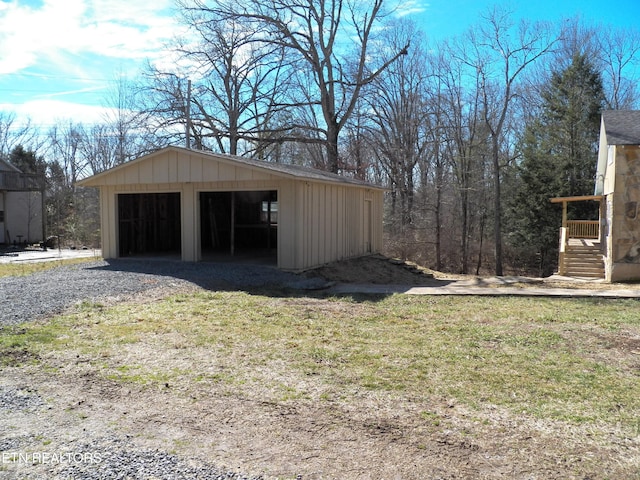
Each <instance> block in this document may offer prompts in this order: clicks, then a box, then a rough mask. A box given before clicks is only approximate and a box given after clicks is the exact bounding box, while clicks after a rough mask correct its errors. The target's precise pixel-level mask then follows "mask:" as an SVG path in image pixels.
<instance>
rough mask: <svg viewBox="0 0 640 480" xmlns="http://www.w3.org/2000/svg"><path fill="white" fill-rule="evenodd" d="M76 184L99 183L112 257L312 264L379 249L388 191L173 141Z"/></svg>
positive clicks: (292, 266)
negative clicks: (168, 144)
mask: <svg viewBox="0 0 640 480" xmlns="http://www.w3.org/2000/svg"><path fill="white" fill-rule="evenodd" d="M78 185H80V186H85V187H98V188H99V189H100V207H101V208H100V210H101V214H100V215H101V234H102V254H103V257H104V258H106V259H109V258H121V257H130V256H136V257H137V256H155V257H157V256H168V257H170V256H175V257H176V258H181V259H182V260H184V261H196V262H197V261H203V260H204V261H261V262H265V261H266V262H270V263H273V264H275V265H277V266H278V267H279V268H281V269H285V270H305V269H308V268H312V267H315V266H318V265H323V264H325V263H329V262H332V261H336V260H341V259H345V258H351V257H357V256H362V255H366V254H369V253H375V252H379V251H380V250H381V248H382V215H383V194H384V190H385V189H384V188H382V187H380V186H377V185H373V184H370V183H366V182H361V181H358V180H354V179H350V178H346V177H342V176H339V175H335V174H331V173H328V172H323V171H319V170H314V169H310V168H305V167H301V166H297V165H284V164H279V163H270V162H263V161H259V160H252V159H247V158H243V157H236V156H229V155H220V154H214V153H210V152H203V151H199V150H189V149H185V148H180V147H167V148H163V149H161V150H158V151H156V152H154V153H151V154H149V155H145V156H142V157H140V158H138V159H136V160H133V161H131V162H128V163H124V164H122V165H119V166H117V167H114V168H112V169H109V170H106V171H104V172H102V173H99V174H97V175H94V176H92V177H88V178H86V179H84V180H81V181H80V182H78Z"/></svg>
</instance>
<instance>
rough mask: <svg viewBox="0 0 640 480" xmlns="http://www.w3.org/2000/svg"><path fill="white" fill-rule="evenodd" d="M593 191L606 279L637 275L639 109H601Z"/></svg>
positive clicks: (639, 266) (639, 274)
mask: <svg viewBox="0 0 640 480" xmlns="http://www.w3.org/2000/svg"><path fill="white" fill-rule="evenodd" d="M595 194H596V195H602V196H603V205H602V211H603V215H602V218H601V222H602V226H603V232H602V235H601V237H602V247H603V248H602V251H603V255H604V260H605V272H606V273H605V275H606V279H607V280H609V281H614V282H615V281H625V280H638V279H640V111H635V110H634V111H606V112H603V114H602V123H601V127H600V147H599V154H598V168H597V173H596V188H595Z"/></svg>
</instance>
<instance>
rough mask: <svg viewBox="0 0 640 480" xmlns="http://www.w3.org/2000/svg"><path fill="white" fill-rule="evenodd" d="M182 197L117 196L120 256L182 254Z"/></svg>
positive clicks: (156, 195) (131, 194)
mask: <svg viewBox="0 0 640 480" xmlns="http://www.w3.org/2000/svg"><path fill="white" fill-rule="evenodd" d="M180 238H181V232H180V194H179V193H121V194H118V240H119V254H120V257H131V256H154V255H162V256H168V255H170V256H173V255H177V256H180V255H181V240H180Z"/></svg>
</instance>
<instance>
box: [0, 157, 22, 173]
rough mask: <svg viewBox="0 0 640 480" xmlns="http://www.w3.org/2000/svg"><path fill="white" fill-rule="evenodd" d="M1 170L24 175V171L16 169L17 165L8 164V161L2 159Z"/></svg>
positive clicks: (0, 161)
mask: <svg viewBox="0 0 640 480" xmlns="http://www.w3.org/2000/svg"><path fill="white" fill-rule="evenodd" d="M0 170H3V171H5V172H18V173H22V171H21V170H20V169H19V168H18V167H16V166H15V165H13V164H11V163H9V162H7V161H6V160H2V159H1V158H0Z"/></svg>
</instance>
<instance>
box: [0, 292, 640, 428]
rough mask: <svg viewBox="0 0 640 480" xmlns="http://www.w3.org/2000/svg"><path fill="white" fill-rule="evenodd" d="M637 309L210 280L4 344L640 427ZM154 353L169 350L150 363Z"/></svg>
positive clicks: (187, 377)
mask: <svg viewBox="0 0 640 480" xmlns="http://www.w3.org/2000/svg"><path fill="white" fill-rule="evenodd" d="M637 312H638V303H637V301H635V300H615V301H612V300H597V299H586V300H584V299H581V300H568V299H540V298H535V299H533V298H515V297H514V298H470V297H424V296H402V295H395V296H391V297H387V298H380V299H366V298H362V299H353V298H329V299H319V298H296V297H289V298H287V297H283V298H274V297H268V296H260V295H250V294H247V293H227V292H225V293H214V292H206V293H197V294H192V295H188V296H176V297H172V298H168V299H165V300H163V301H159V302H156V303H153V304H140V305H136V304H125V305H120V306H115V307H108V308H105V307H103V306H101V305H94V304H85V305H83V306H82V307H80V308H79V309H78V311H77V312H75V313H72V314H70V315H66V316H61V317H58V318H56V319H54V320H53V321H49V322H39V323H33V324H25V325H23V326H21V327H19V328H5V329H4V330H2V336H1V337H0V353H5V354H8V352H9V351H11V350H13V349H21V350H23V349H26V350H29V351H31V352H33V353H34V354H37V355H38V356H39V357H40V358H42V357H43V353H44V352H46V351H48V350H54V351H55V350H58V351H64V352H67V354H68V353H70V352H73V353H76V354H77V355H83V356H86V357H89V358H91V359H94V360H96V361H97V362H99V363H100V368H101V372H102V374H103V375H104V376H106V377H109V378H113V379H118V380H121V381H136V382H143V383H153V382H165V381H171V382H172V383H180V382H184V383H185V385H187V384H189V383H192V382H202V381H216V382H226V383H228V384H229V386H230V387H233V388H237V387H238V386H241V385H245V386H246V385H248V384H256V385H261V388H263V389H265V388H266V390H267V391H266V392H265V393H266V394H267V395H268V396H269V397H270V398H271V399H272V400H275V401H285V400H287V399H288V398H297V397H307V398H313V397H315V396H316V395H318V392H321V393H320V398H328V397H332V396H339V397H344V396H348V395H349V394H350V393H349V392H351V391H353V390H354V389H358V390H360V389H364V390H372V391H384V392H390V393H391V395H393V396H398V397H411V398H416V397H429V396H432V395H437V396H441V397H447V398H454V399H455V400H456V401H457V402H460V403H464V404H466V405H468V406H470V407H480V406H482V405H483V404H495V405H500V406H505V407H507V408H509V409H511V410H513V411H514V412H519V413H522V412H526V413H529V414H531V415H534V416H536V417H540V418H550V419H558V420H564V421H569V422H575V423H585V422H606V423H611V422H613V423H616V424H618V425H623V426H625V427H626V428H628V429H629V431H634V432H637V430H638V429H639V428H640V423H639V422H640V420H639V419H638V416H637V412H639V411H640V381H639V380H640V316H639V315H638V313H637ZM185 349H186V350H190V349H192V350H193V351H194V352H200V351H202V350H203V349H204V350H206V351H208V352H210V356H209V361H208V362H204V363H203V362H198V363H197V364H187V365H185V364H184V361H181V362H177V361H176V355H174V353H175V352H177V351H182V350H185ZM124 351H126V352H127V354H126V363H124V362H125V359H124V358H121V357H122V355H121V354H122V352H124ZM149 351H153V352H156V353H157V352H158V351H162V354H160V355H156V356H157V358H155V359H154V360H153V361H150V360H149V359H148V358H145V355H147V354H148V352H149ZM136 355H139V358H137V357H136ZM221 372H224V373H221ZM276 372H277V374H276ZM301 378H306V379H309V378H311V379H313V382H312V386H309V388H305V387H304V386H301V385H300V379H301ZM304 383H305V385H309V382H304ZM247 388H248V387H247ZM252 388H253V387H252Z"/></svg>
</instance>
